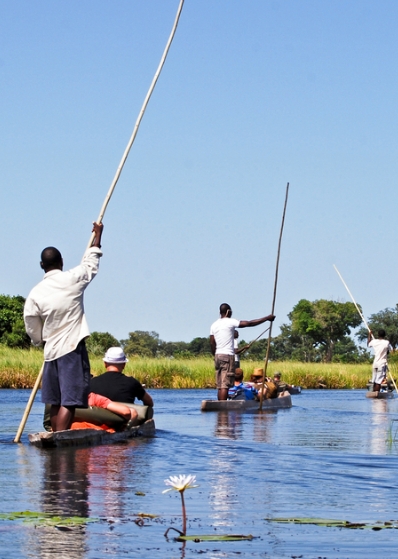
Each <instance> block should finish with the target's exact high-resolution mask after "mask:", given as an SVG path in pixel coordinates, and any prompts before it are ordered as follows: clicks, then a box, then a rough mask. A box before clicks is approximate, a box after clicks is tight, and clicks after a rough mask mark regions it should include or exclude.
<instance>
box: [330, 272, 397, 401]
mask: <svg viewBox="0 0 398 559" xmlns="http://www.w3.org/2000/svg"><path fill="white" fill-rule="evenodd" d="M333 267H334V269H335V270H336V272H337V273H338V275H339V278H340V279H341V281H342V282H343V285H344V287H345V288H346V290H347V291H348V294H349V296H350V297H351V300H352V302H353V303H354V305H355V308H356V309H357V311H358V314H359V316H360V317H361V318H362V322H363V323H364V324H365V326H366V328H367V329H368V332H369V334H370V335H371V336H372V339H373V340H374V336H373V332H372V330H371V329H370V328H369V325H368V323H367V322H366V320H365V317H364V316H363V314H362V313H361V309H360V308H359V307H358V305H357V304H356V301H355V299H354V297H353V296H352V293H351V291H350V290H349V289H348V286H347V284H346V282H345V281H344V280H343V277H342V275H341V274H340V272H339V271H338V269H337V268H336V266H335V265H334V264H333ZM387 370H388V374H389V375H390V378H391V380H392V383H393V385H394V388H395V390H396V391H397V394H398V388H397V385H396V384H395V380H394V378H393V376H392V374H391V373H390V370H389V368H388V367H387Z"/></svg>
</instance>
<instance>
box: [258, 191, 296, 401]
mask: <svg viewBox="0 0 398 559" xmlns="http://www.w3.org/2000/svg"><path fill="white" fill-rule="evenodd" d="M288 196H289V183H287V185H286V194H285V204H284V206H283V214H282V223H281V230H280V233H279V242H278V253H277V256H276V269H275V282H274V296H273V299H272V309H271V314H274V311H275V301H276V289H277V285H278V274H279V257H280V254H281V243H282V234H283V227H284V225H285V215H286V206H287V200H288ZM272 325H273V322H271V324H270V327H269V332H268V343H267V354H266V357H265V363H264V376H263V384H262V387H261V394H260V407H259V410H260V411H261V410H262V409H263V398H264V386H265V377H266V374H267V367H268V359H269V352H270V347H271V335H272Z"/></svg>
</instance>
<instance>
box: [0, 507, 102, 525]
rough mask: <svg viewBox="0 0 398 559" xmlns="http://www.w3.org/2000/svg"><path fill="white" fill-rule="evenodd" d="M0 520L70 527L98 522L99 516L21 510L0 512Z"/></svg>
mask: <svg viewBox="0 0 398 559" xmlns="http://www.w3.org/2000/svg"><path fill="white" fill-rule="evenodd" d="M0 520H22V522H27V523H30V524H35V525H36V526H38V525H42V526H55V527H70V528H73V527H75V526H82V525H85V524H88V523H89V522H99V518H84V517H81V516H54V515H52V514H49V513H45V512H32V511H30V510H25V511H22V512H9V513H1V514H0Z"/></svg>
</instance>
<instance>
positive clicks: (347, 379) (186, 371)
mask: <svg viewBox="0 0 398 559" xmlns="http://www.w3.org/2000/svg"><path fill="white" fill-rule="evenodd" d="M42 360H43V353H42V351H40V350H34V349H31V350H24V349H11V348H8V347H6V346H0V388H33V385H34V383H35V380H36V378H37V375H38V373H39V371H40V368H41V365H42ZM90 363H91V369H92V373H93V375H95V376H96V375H99V374H101V373H102V372H103V371H104V364H103V361H102V358H101V357H98V356H90ZM263 365H264V363H263V362H262V361H246V360H241V368H242V369H243V370H244V373H245V380H248V379H249V377H250V375H251V373H252V372H253V369H255V368H256V367H262V366H263ZM275 371H279V372H281V373H282V378H283V380H284V381H285V382H287V383H289V384H294V385H295V386H301V387H303V388H309V389H310V388H325V389H339V388H340V389H344V388H346V389H347V388H366V384H367V382H368V380H369V378H370V377H371V374H372V366H371V365H369V364H367V363H361V364H344V363H300V362H297V361H283V362H270V363H269V364H268V369H267V374H268V375H269V376H272V375H273V373H274V372H275ZM392 372H393V374H394V371H392ZM126 374H128V375H131V376H134V377H135V378H137V379H138V380H139V381H140V382H141V383H143V384H145V385H146V387H147V388H148V390H150V389H151V388H215V382H214V366H213V360H212V358H211V357H195V358H189V359H167V358H159V359H156V358H143V357H131V358H129V362H128V363H127V366H126ZM394 376H395V375H394Z"/></svg>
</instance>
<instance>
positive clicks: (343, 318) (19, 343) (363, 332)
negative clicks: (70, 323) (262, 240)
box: [0, 295, 398, 363]
mask: <svg viewBox="0 0 398 559" xmlns="http://www.w3.org/2000/svg"><path fill="white" fill-rule="evenodd" d="M24 303H25V299H24V298H23V297H21V296H20V295H16V296H9V295H0V344H2V345H6V346H8V347H15V348H29V347H30V339H29V337H28V336H27V334H26V332H25V327H24V322H23V306H24ZM288 319H289V322H287V323H286V324H282V325H281V327H280V330H281V332H280V334H279V335H278V336H275V337H274V338H272V340H271V344H270V359H272V360H274V361H287V360H292V361H302V362H327V363H330V362H332V361H333V362H342V363H359V362H366V361H368V360H369V358H370V354H369V352H368V351H367V349H366V348H364V347H362V346H360V345H358V344H357V343H355V341H354V339H353V337H352V335H353V330H355V329H357V328H358V327H359V326H360V325H361V318H360V316H359V314H358V311H357V309H356V308H355V305H354V304H353V303H350V302H348V303H341V302H338V301H330V300H327V299H318V300H316V301H308V300H307V299H301V300H300V301H299V302H298V303H297V304H296V305H295V306H294V307H293V309H292V311H291V312H290V313H289V314H288ZM368 323H369V326H370V328H371V329H372V331H373V332H374V333H375V334H377V331H378V330H379V329H381V328H382V329H384V330H385V331H386V335H387V338H388V340H389V342H390V344H391V346H392V347H393V349H394V350H395V349H396V348H397V346H398V304H396V305H395V307H393V308H386V309H384V310H382V311H379V312H378V313H375V314H372V315H371V316H370V317H369V320H368ZM239 333H240V336H242V335H243V333H245V334H246V333H247V331H246V330H239ZM354 335H355V337H356V338H357V339H358V341H359V342H365V341H366V339H367V335H368V331H367V329H366V328H365V327H363V326H362V327H361V328H358V330H356V332H354ZM249 341H250V340H248V341H246V340H244V339H240V341H239V347H243V346H245V345H247V344H248V343H249ZM267 343H268V342H267V339H260V340H258V341H257V342H255V343H254V344H253V345H252V346H251V347H250V348H249V350H248V351H246V352H245V353H243V354H241V357H243V358H244V359H251V360H256V361H257V360H261V359H264V357H265V355H266V347H267ZM118 345H120V346H122V347H123V349H124V351H125V353H126V354H127V355H130V356H132V355H138V356H141V357H169V358H172V357H179V358H181V357H185V358H190V357H197V356H207V355H211V349H210V341H209V337H197V338H194V339H193V340H192V341H191V342H166V341H163V340H161V339H160V338H159V334H158V333H157V332H154V331H152V332H147V331H143V330H136V331H134V332H130V333H129V335H128V338H127V339H124V340H117V339H116V338H115V337H114V336H113V335H112V334H110V333H108V332H93V333H92V334H91V335H90V336H89V338H88V339H87V348H88V350H89V352H90V353H93V354H95V355H102V354H103V353H104V352H105V351H106V350H107V349H108V348H109V347H112V346H118Z"/></svg>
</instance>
